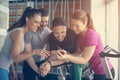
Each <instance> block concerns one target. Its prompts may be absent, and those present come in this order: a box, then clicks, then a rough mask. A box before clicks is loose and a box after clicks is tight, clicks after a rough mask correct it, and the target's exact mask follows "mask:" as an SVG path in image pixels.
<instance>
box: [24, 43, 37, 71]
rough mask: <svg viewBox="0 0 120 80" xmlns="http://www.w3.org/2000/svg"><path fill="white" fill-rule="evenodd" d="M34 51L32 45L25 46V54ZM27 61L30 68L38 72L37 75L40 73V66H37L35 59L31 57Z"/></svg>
mask: <svg viewBox="0 0 120 80" xmlns="http://www.w3.org/2000/svg"><path fill="white" fill-rule="evenodd" d="M31 50H32V47H31V44H25V50H24V51H25V52H28V51H31ZM26 61H27V62H28V64H29V66H30V67H31V68H32V69H33V70H34V71H35V72H36V73H39V71H38V66H37V65H36V63H35V61H34V59H33V57H32V56H31V57H29V58H27V59H26Z"/></svg>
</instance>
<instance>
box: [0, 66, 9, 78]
mask: <svg viewBox="0 0 120 80" xmlns="http://www.w3.org/2000/svg"><path fill="white" fill-rule="evenodd" d="M0 80H9V76H8V71H7V70H5V69H2V68H0Z"/></svg>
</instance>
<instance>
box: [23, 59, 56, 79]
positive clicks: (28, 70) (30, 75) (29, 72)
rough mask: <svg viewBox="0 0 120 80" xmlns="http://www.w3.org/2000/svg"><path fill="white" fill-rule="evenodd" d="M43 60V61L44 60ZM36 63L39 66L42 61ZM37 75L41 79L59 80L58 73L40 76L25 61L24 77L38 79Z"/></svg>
mask: <svg viewBox="0 0 120 80" xmlns="http://www.w3.org/2000/svg"><path fill="white" fill-rule="evenodd" d="M42 62H43V61H42ZM42 62H38V63H36V64H37V65H38V66H39V65H40V64H41V63H42ZM36 76H38V78H39V80H58V79H57V75H54V74H48V75H46V76H45V77H42V76H39V75H38V74H37V73H36V72H35V71H34V70H33V69H32V68H31V67H30V66H29V65H28V63H27V62H26V61H24V63H23V79H24V80H36Z"/></svg>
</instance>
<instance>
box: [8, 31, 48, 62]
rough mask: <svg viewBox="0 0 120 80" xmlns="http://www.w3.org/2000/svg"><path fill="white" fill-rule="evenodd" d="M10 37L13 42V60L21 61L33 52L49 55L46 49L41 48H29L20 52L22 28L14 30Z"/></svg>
mask: <svg viewBox="0 0 120 80" xmlns="http://www.w3.org/2000/svg"><path fill="white" fill-rule="evenodd" d="M16 34H17V35H16ZM10 37H11V39H12V42H13V45H12V57H13V60H14V61H15V62H19V61H23V60H25V59H27V58H29V57H31V56H32V55H35V54H37V55H40V56H41V55H43V56H45V57H47V56H49V55H50V54H49V52H48V51H46V50H41V49H37V50H31V51H28V52H24V53H22V52H21V51H20V49H21V45H22V41H23V40H24V33H23V31H22V30H16V31H14V32H12V33H11V36H10Z"/></svg>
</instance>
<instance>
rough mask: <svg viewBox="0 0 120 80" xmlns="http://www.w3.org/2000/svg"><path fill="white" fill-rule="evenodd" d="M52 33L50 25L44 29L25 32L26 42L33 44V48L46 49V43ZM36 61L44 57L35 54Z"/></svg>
mask: <svg viewBox="0 0 120 80" xmlns="http://www.w3.org/2000/svg"><path fill="white" fill-rule="evenodd" d="M50 33H51V30H50V29H49V28H48V27H45V28H44V30H43V31H42V32H41V31H36V32H32V31H31V32H28V33H26V34H25V44H31V46H32V50H33V49H45V44H46V42H47V38H48V35H49V34H50ZM33 58H34V60H35V62H39V61H41V60H43V59H44V58H42V57H40V56H38V55H33Z"/></svg>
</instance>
